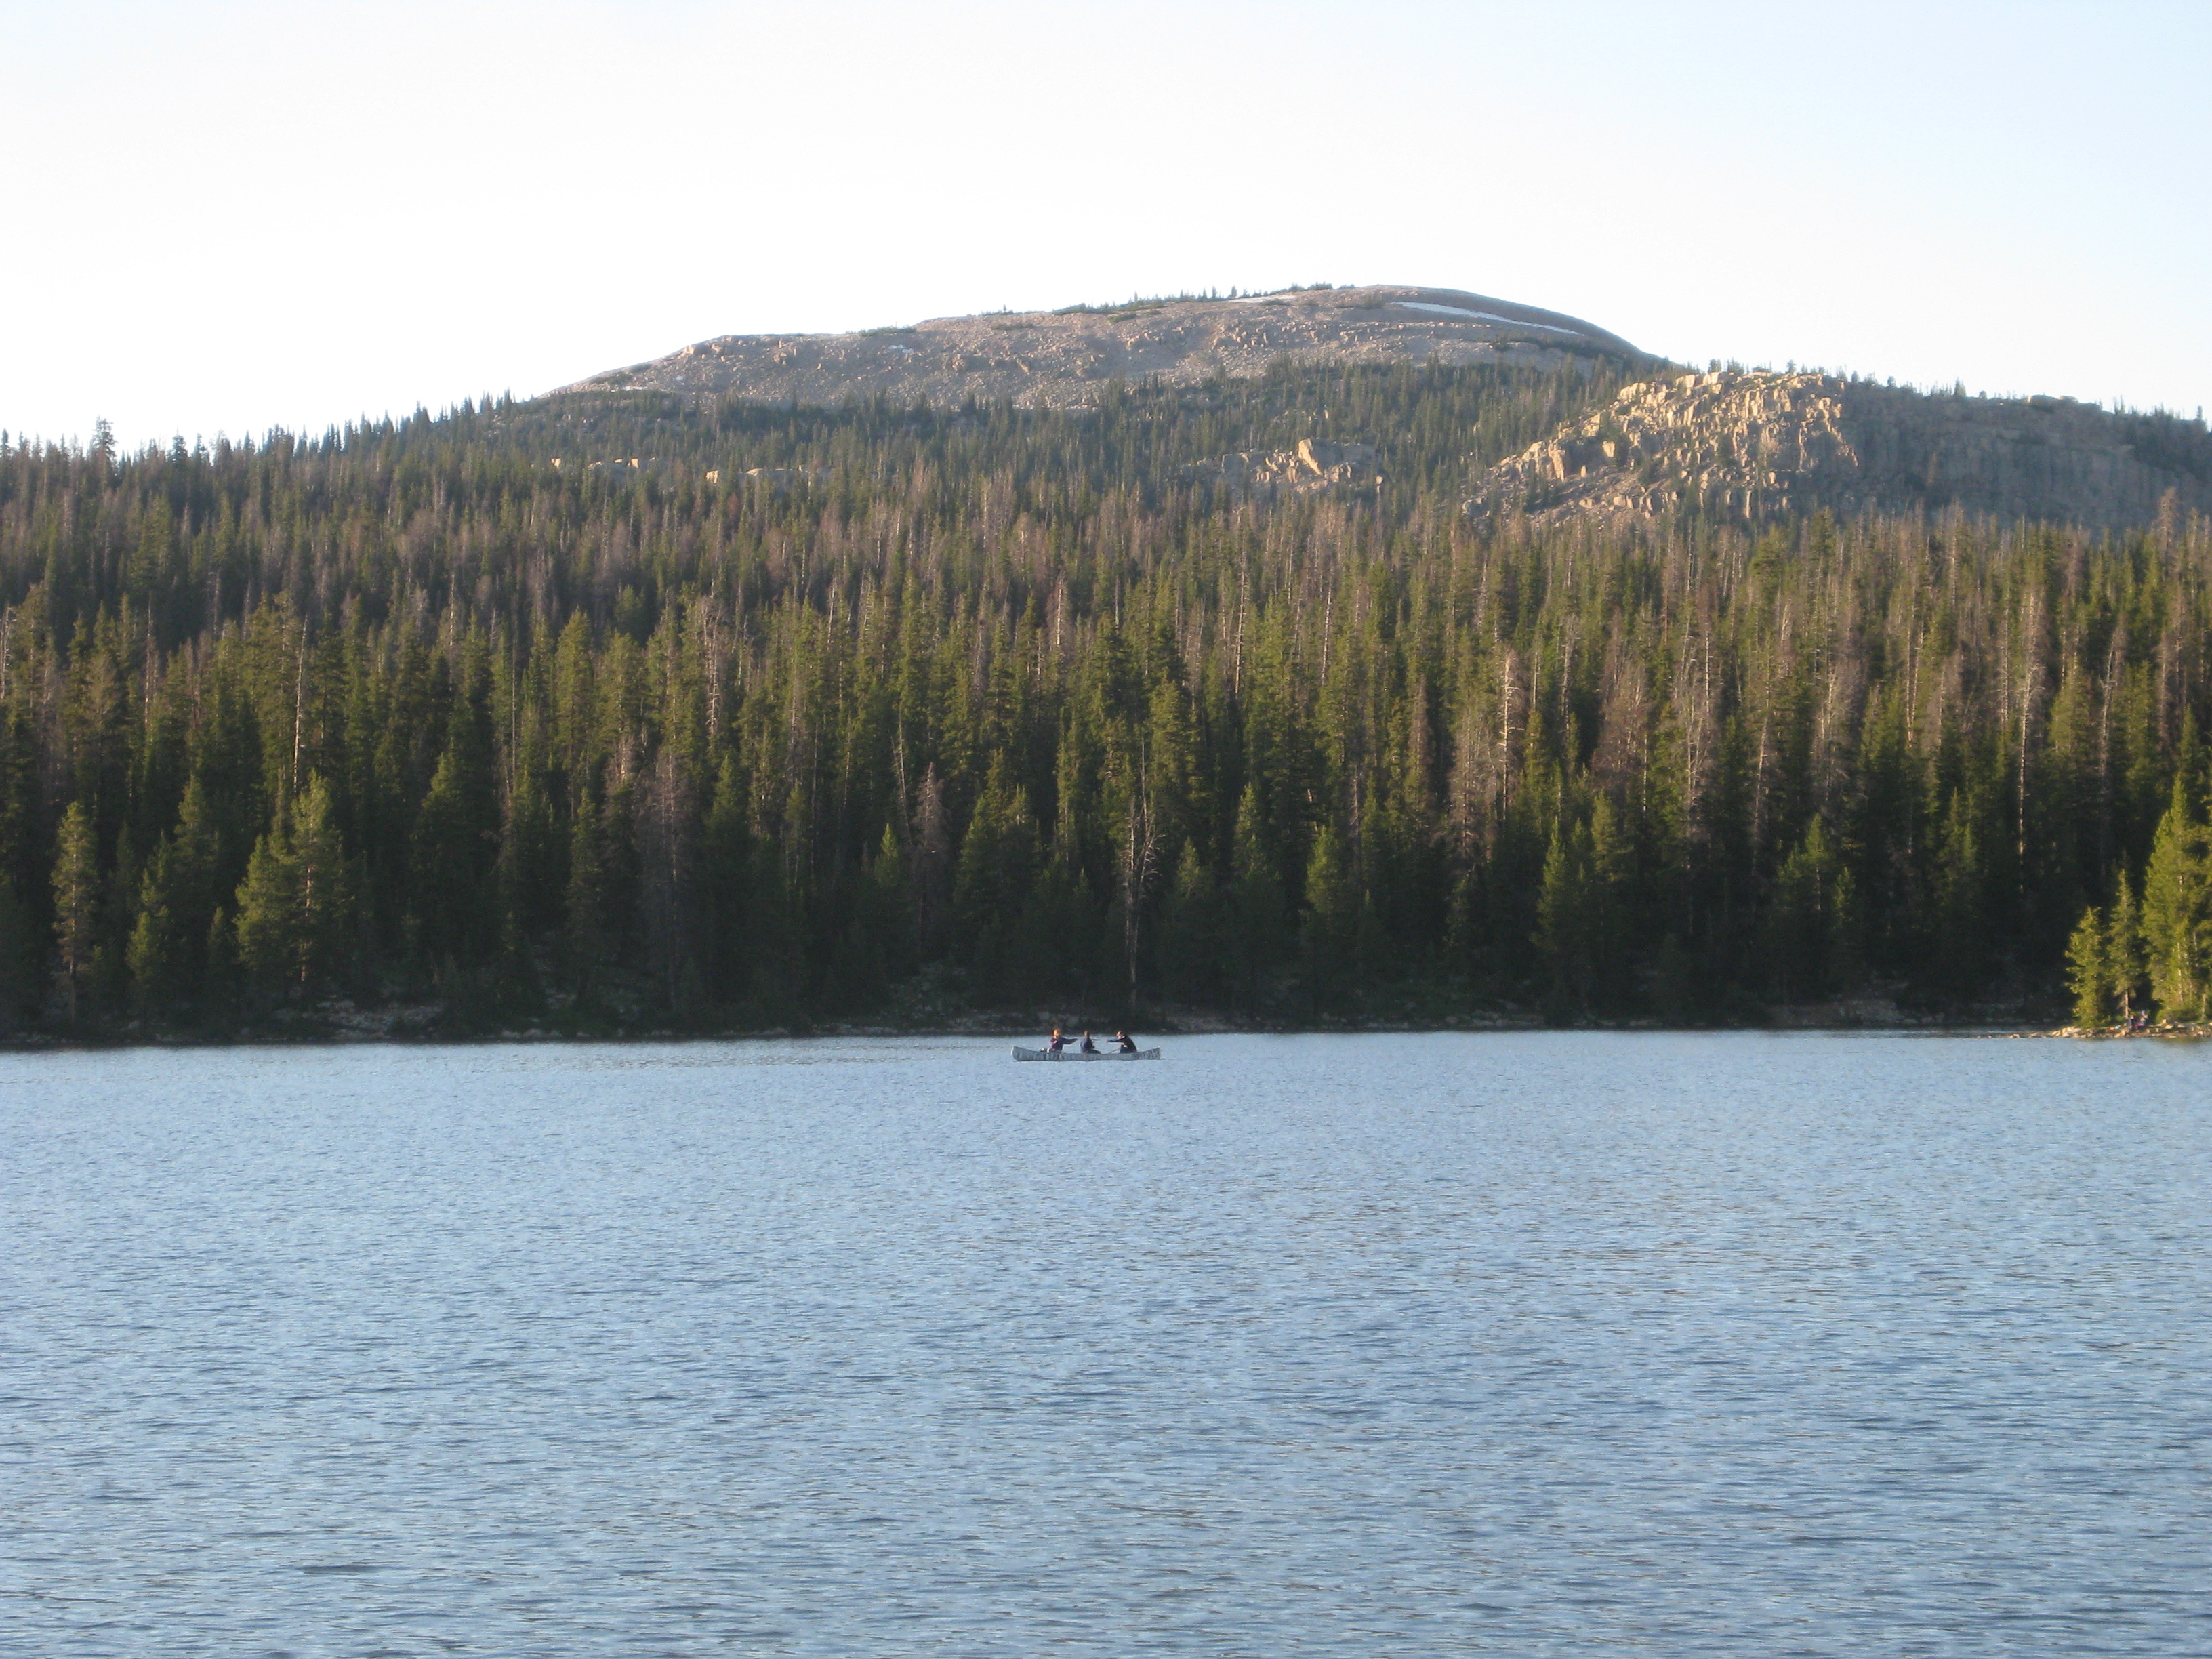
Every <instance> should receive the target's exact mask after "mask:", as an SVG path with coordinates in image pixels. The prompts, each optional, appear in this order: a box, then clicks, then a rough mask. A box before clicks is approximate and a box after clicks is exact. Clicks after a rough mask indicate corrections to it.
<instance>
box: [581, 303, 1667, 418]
mask: <svg viewBox="0 0 2212 1659" xmlns="http://www.w3.org/2000/svg"><path fill="white" fill-rule="evenodd" d="M1591 355H1597V356H1613V357H1626V358H1630V359H1638V358H1640V357H1641V356H1642V354H1641V353H1639V352H1638V350H1637V349H1636V348H1635V347H1633V346H1632V345H1631V344H1629V343H1628V342H1627V341H1626V340H1624V339H1621V338H1620V337H1619V336H1617V335H1614V334H1611V333H1608V332H1607V331H1605V330H1604V329H1601V328H1599V327H1597V326H1595V325H1594V324H1590V323H1586V322H1583V320H1582V319H1579V318H1575V317H1568V316H1564V315H1562V314H1560V313H1558V312H1555V311H1545V310H1542V309H1541V308H1539V307H1534V306H1524V305H1519V304H1516V303H1515V302H1513V301H1510V300H1496V299H1492V298H1490V297H1488V296H1487V295H1480V294H1468V293H1463V292H1462V291H1461V290H1459V289H1442V288H1394V287H1375V288H1315V289H1293V290H1291V291H1288V292H1285V293H1281V294H1267V295H1254V296H1252V297H1249V298H1242V299H1227V300H1222V299H1210V298H1206V299H1196V298H1176V299H1171V300H1133V301H1130V302H1129V303H1128V304H1127V305H1125V306H1078V307H1071V308H1069V309H1067V310H1065V311H1049V312H1023V313H995V314H987V315H984V316H980V317H946V318H939V319H935V320H933V321H930V322H925V323H917V324H915V325H914V326H913V327H911V328H878V329H870V330H868V331H866V332H865V333H859V334H730V335H725V336H723V337H721V338H720V339H715V340H704V341H702V342H700V343H698V344H696V345H689V346H686V347H684V349H682V350H681V351H678V352H675V353H672V354H671V355H670V356H665V357H660V358H657V359H655V360H654V361H653V362H646V363H638V364H635V365H634V366H633V367H631V368H624V369H617V370H614V371H611V372H610V373H607V374H599V375H594V376H593V377H592V379H590V380H583V381H579V382H578V383H577V384H575V385H574V386H563V387H562V388H561V390H562V392H602V391H651V392H679V393H684V394H687V395H693V396H702V397H714V396H727V395H734V396H736V397H739V398H749V399H754V400H758V401H763V402H775V403H788V402H798V403H803V404H838V403H842V402H843V401H844V400H846V399H847V398H872V397H878V396H882V397H887V398H890V399H891V400H892V401H893V402H896V403H933V404H958V403H961V402H963V401H965V400H966V399H968V398H975V399H977V400H978V401H988V400H994V399H1000V398H1006V399H1011V400H1012V401H1013V402H1014V403H1016V404H1019V405H1022V406H1024V407H1029V408H1060V409H1066V408H1075V407H1080V406H1082V405H1084V404H1088V403H1091V401H1093V400H1094V399H1095V398H1097V395H1098V391H1099V388H1100V386H1102V385H1103V383H1104V382H1106V381H1109V380H1115V379H1119V380H1154V381H1162V382H1165V383H1168V384H1170V385H1191V384H1195V383H1197V382H1200V381H1203V380H1209V379H1211V378H1212V377H1213V376H1214V375H1217V374H1224V375H1228V376H1231V377H1232V378H1240V379H1242V378H1249V377H1251V376H1255V375H1258V374H1263V373H1265V372H1266V370H1267V367H1268V365H1269V364H1271V363H1273V362H1277V361H1278V360H1279V359H1282V358H1285V357H1287V358H1291V359H1293V360H1296V361H1299V362H1341V363H1358V362H1419V363H1440V364H1464V365H1474V364H1480V363H1510V364H1516V365H1526V366H1529V367H1538V368H1541V367H1548V366H1552V365H1554V364H1557V363H1559V362H1563V361H1565V360H1568V359H1570V358H1571V357H1574V356H1591Z"/></svg>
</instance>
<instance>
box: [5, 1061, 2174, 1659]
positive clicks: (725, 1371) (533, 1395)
mask: <svg viewBox="0 0 2212 1659" xmlns="http://www.w3.org/2000/svg"><path fill="white" fill-rule="evenodd" d="M0 1650H4V1651H6V1652H9V1653H10V1654H15V1653H21V1654H25V1655H33V1654H35V1655H55V1656H68V1655H79V1654H142V1653H157V1652H158V1653H205V1654H216V1655H252V1654H295V1655H301V1656H322V1655H367V1654H385V1655H402V1654H406V1655H413V1654H422V1655H435V1654H440V1653H460V1654H533V1655H534V1654H544V1655H572V1654H595V1653H623V1654H640V1655H664V1654H665V1655H687V1654H708V1653H726V1652H733V1651H742V1652H755V1653H761V1654H771V1655H773V1654H806V1655H845V1654H851V1655H904V1654H917V1655H918V1654H930V1655H977V1656H998V1655H1008V1656H1016V1655H1018V1656H1032V1655H1051V1654H1070V1655H1123V1654H1147V1653H1160V1654H1206V1655H1228V1654H1249V1655H1255V1656H1273V1655H1283V1654H1332V1655H1385V1654H1387V1655H1393V1656H1401V1655H1405V1656H1412V1655H1424V1654H1456V1653H1498V1654H1510V1655H1547V1654H1577V1655H1586V1654H1590V1653H1595V1652H1607V1653H1613V1652H1619V1653H1625V1654H1639V1653H1650V1654H1685V1655H1687V1654H1699V1655H1703V1654H1731V1655H1733V1654H1743V1655H1760V1656H1774V1655H1785V1654H1850V1655H1867V1654H1984V1653H2007V1654H2011V1653H2019V1654H2056V1653H2068V1654H2074V1653H2081V1654H2093V1653H2138V1654H2174V1655H2179V1654H2203V1653H2206V1652H2208V1651H2212V1048H2189V1047H2182V1046H2169V1045H2161V1044H2154V1043H2149V1042H2135V1043H2125V1044H2118V1043H2115V1044H2103V1045H2097V1046H2087V1045H2074V1044H2065V1043H2057V1042H2002V1041H1960V1040H1949V1041H1935V1040H1920V1039H1897V1038H1875V1037H1862V1038H1838V1037H1832V1036H1820V1037H1810V1036H1808V1037H1790V1038H1784V1037H1771V1036H1769V1037H1758V1036H1710V1037H1699V1036H1580V1035H1557V1036H1480V1037H1459V1036H1434V1037H1416V1038H1406V1037H1352V1038H1342V1037H1339V1038H1231V1037H1223V1038H1207V1039H1193V1040H1185V1041H1182V1042H1175V1041H1170V1042H1169V1043H1168V1057H1167V1059H1166V1060H1165V1061H1164V1062H1163V1063H1162V1064H1159V1065H1156V1066H1154V1065H1145V1066H1056V1067H1052V1068H1047V1067H1043V1066H1015V1065H1014V1064H1012V1061H1011V1060H1010V1059H1009V1058H1008V1056H1007V1051H1006V1045H1005V1044H1003V1043H1000V1042H965V1041H959V1042H952V1041H931V1042H915V1041H905V1042H889V1041H872V1042H860V1041H854V1042H843V1041H832V1042H784V1043H746V1044H728V1045H719V1044H718V1045H695V1046H681V1047H676V1046H671V1047H666V1048H555V1047H516V1048H459V1049H444V1050H438V1049H420V1048H417V1049H365V1048H356V1049H343V1050H316V1051H280V1050H268V1049H263V1050H256V1051H246V1052H232V1053H222V1052H208V1053H135V1054H77V1055H58V1056H34V1057H11V1058H0Z"/></svg>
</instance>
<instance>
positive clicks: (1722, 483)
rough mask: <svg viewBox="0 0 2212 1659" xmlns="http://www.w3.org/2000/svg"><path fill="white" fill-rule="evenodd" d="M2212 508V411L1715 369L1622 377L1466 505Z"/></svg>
mask: <svg viewBox="0 0 2212 1659" xmlns="http://www.w3.org/2000/svg"><path fill="white" fill-rule="evenodd" d="M2169 497H2171V505H2172V510H2173V511H2177V512H2180V513H2190V512H2200V513H2201V512H2204V511H2207V510H2212V440H2208V438H2207V436H2206V434H2205V429H2204V426H2203V422H2201V421H2197V422H2183V421H2180V420H2177V419H2175V418H2173V417H2172V416H2157V415H2131V414H2114V413H2110V412H2107V411H2106V410H2102V409H2099V408H2096V407H2094V406H2093V405H2089V404H2079V403H2075V401H2073V400H2072V399H2071V398H1967V397H1964V396H1941V395H1929V394H1927V393H1924V392H1913V391H1910V390H1905V389H1901V388H1899V387H1896V386H1881V385H1877V384H1875V383H1874V382H1871V381H1867V380H1843V379H1839V378H1838V377H1836V376H1833V375H1827V374H1770V373H1744V372H1717V373H1711V374H1684V375H1679V376H1674V377H1670V378H1667V379H1662V380H1650V381H1645V382H1642V383H1638V384H1634V385H1630V386H1624V387H1622V388H1621V389H1620V392H1618V393H1617V394H1616V395H1615V396H1614V398H1613V400H1612V401H1611V402H1610V403H1608V404H1605V405H1603V406H1602V407H1601V408H1598V409H1595V410H1590V411H1589V412H1588V413H1586V414H1584V415H1583V416H1579V417H1578V418H1577V419H1574V420H1571V421H1570V422H1567V423H1566V424H1565V425H1564V426H1563V427H1561V428H1560V429H1559V431H1558V432H1557V433H1555V434H1553V435H1551V436H1550V437H1548V438H1546V439H1544V440H1542V441H1540V442H1537V443H1534V444H1532V445H1530V446H1529V447H1528V448H1527V449H1526V450H1524V451H1522V453H1519V454H1517V455H1515V456H1512V457H1510V458H1509V459H1505V460H1503V461H1501V462H1499V463H1498V464H1497V465H1495V466H1493V467H1492V468H1490V469H1489V470H1488V471H1486V473H1484V474H1482V475H1481V477H1480V478H1479V479H1478V480H1477V483H1476V487H1475V491H1474V496H1473V499H1472V500H1470V501H1469V502H1468V507H1469V510H1470V511H1471V512H1472V513H1475V514H1477V515H1483V514H1487V513H1493V512H1498V511H1501V510H1509V509H1518V510H1520V511H1522V512H1526V513H1532V514H1534V515H1535V516H1537V517H1538V518H1540V519H1541V520H1547V521H1554V520H1571V519H1589V518H1595V519H1598V520H1607V521H1610V522H1615V523H1623V522H1630V521H1634V520H1643V519H1648V518H1650V517H1652V516H1654V515H1656V514H1661V513H1668V512H1671V511H1673V510H1675V509H1678V508H1682V507H1688V508H1692V509H1694V510H1696V511H1698V512H1700V513H1706V514H1712V515H1717V516H1719V517H1723V518H1738V519H1742V518H1767V517H1778V516H1786V515H1788V514H1790V513H1806V512H1811V511H1814V510H1815V509H1819V508H1826V509H1829V510H1830V511H1832V512H1836V513H1859V512H1887V513H1901V512H1914V511H1940V510H1942V509H1944V508H1948V507H1957V508H1960V509H1962V510H1964V511H1966V512H1968V513H1986V514H1990V515H1992V516H1994V517H1996V518H1999V519H2007V520H2009V519H2033V520H2045V521H2050V522H2057V523H2062V524H2076V525H2085V526H2098V527H2102V528H2107V529H2118V528H2124V527H2126V526H2136V525H2147V524H2149V523H2151V522H2153V521H2154V520H2156V519H2157V518H2158V516H2159V514H2160V511H2161V508H2162V507H2165V506H2166V503H2167V502H2168V499H2169Z"/></svg>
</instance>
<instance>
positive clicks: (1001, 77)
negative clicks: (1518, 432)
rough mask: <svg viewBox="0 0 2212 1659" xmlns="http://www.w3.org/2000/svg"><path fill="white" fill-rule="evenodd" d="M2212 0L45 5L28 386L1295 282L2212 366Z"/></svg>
mask: <svg viewBox="0 0 2212 1659" xmlns="http://www.w3.org/2000/svg"><path fill="white" fill-rule="evenodd" d="M2207 85H2212V4H2206V3H2203V0H2190V3H2182V4H2162V3H2127V0H2103V3H2100V4H2094V5H2090V4H2075V3H2063V4H2062V3H2050V4H2042V3H2033V0H2013V3H2006V4H1966V3H1960V4H1945V3H1942V0H1922V3H1918V4H1911V5H1901V4H1892V3H1887V0H1856V3H1853V4H1850V5H1848V6H1846V5H1842V4H1826V5H1779V6H1778V5H1776V4H1774V3H1772V0H1765V3H1761V4H1756V5H1748V4H1745V5H1739V4H1698V3H1682V4H1665V5H1654V4H1651V3H1650V0H1644V3H1640V4H1633V5H1631V4H1613V3H1608V0H1583V3H1577V4H1575V5H1572V6H1568V5H1536V4H1530V3H1527V0H1523V3H1520V4H1514V5H1492V4H1473V3H1470V4H1449V3H1430V4H1419V3H1394V0H1362V3H1360V4H1357V5H1351V4H1345V3H1341V0H1335V3H1329V4H1305V3H1300V0H1270V3H1267V4H1264V5H1262V4H1245V3H1212V0H1180V3H1176V4H1172V5H1153V4H1150V3H1146V0H1124V3H1115V4H1111V5H1103V4H1080V5H1078V4H1066V5H1062V4H1054V3H1049V0H1032V3H1028V4H1023V5H1012V6H1006V5H987V4H971V3H963V0H939V3H936V4H932V5H916V4H913V3H906V4H893V5H883V4H865V3H855V4H847V3H841V0H811V3H806V4H803V5H787V4H759V3H735V4H732V3H706V0H696V3H691V0H661V3H644V0H641V3H611V0H605V3H561V0H537V3H532V4H529V5H522V4H517V3H501V0H483V3H478V0H440V3H437V4H435V5H415V4H410V3H397V0H395V3H382V4H375V5H363V4H353V3H345V0H325V3H292V4H284V5H276V4H264V3H256V4H234V3H225V0H200V3H196V4H193V5H191V6H179V5H176V4H174V3H173V0H169V3H157V4H150V3H143V0H108V3H104V4H101V5H99V6H88V5H82V6H81V5H57V4H54V3H52V0H40V3H35V4H32V3H22V0H0V154H4V155H5V156H6V157H7V166H6V168H5V174H4V176H5V178H6V180H7V183H6V186H5V191H4V195H3V196H0V222H4V223H5V224H6V225H7V226H8V231H7V233H6V234H5V236H4V239H0V428H5V429H8V430H9V431H11V432H13V433H14V434H15V435H17V436H18V437H21V436H22V435H35V436H39V437H44V438H47V439H58V440H78V441H82V439H83V438H85V437H87V436H88V435H89V434H90V433H91V431H92V429H93V426H94V422H95V421H97V420H100V419H102V418H105V419H106V420H108V421H110V422H112V423H113V425H114V427H115V429H116V432H117V434H118V436H119V437H120V438H121V439H122V440H123V441H125V443H126V444H127V445H130V446H132V447H136V446H137V445H140V444H143V443H147V442H167V440H168V439H169V438H170V437H171V436H172V435H181V436H183V437H185V439H186V440H187V441H191V440H192V439H194V438H196V437H204V438H210V439H211V438H212V437H213V436H214V435H216V433H218V432H226V433H228V434H229V435H232V436H234V437H235V436H240V435H246V434H249V433H251V434H258V433H260V432H263V431H265V430H266V429H268V428H271V427H275V426H283V427H286V428H291V429H293V430H306V431H310V432H319V431H321V430H322V429H323V428H325V427H327V426H330V425H332V424H335V423H343V422H346V421H349V420H352V419H356V418H359V417H361V416H372V417H374V416H381V415H383V414H385V413H386V412H390V413H392V414H404V413H406V412H408V411H410V410H413V409H415V408H416V407H417V406H427V407H428V408H431V409H434V410H435V409H441V408H444V407H447V406H450V405H452V404H458V403H459V401H460V400H461V399H462V398H466V397H477V396H481V395H483V394H484V393H486V392H492V393H497V392H513V393H514V394H516V395H517V396H528V395H532V394H535V393H537V392H544V391H546V390H548V389H550V388H551V387H553V386H559V385H562V384H564V383H566V382H568V381H572V380H580V379H582V378H584V377H585V376H586V375H589V374H594V373H596V372H598V371H600V370H603V369H606V368H616V367H620V366H623V365H625V364H628V363H631V362H639V361H641V360H643V359H645V358H648V357H654V356H660V355H662V354H664V353H666V352H668V351H671V350H674V349H677V348H678V347H680V346H682V345H684V344H686V343H690V342H691V341H694V340H698V339H704V338H709V337H714V336H716V335H720V334H730V333H753V332H781V331H843V330H848V329H857V328H869V327H876V326H881V325H890V324H898V323H910V322H915V321H917V320H920V319H923V318H926V317H936V316H951V315H960V314H964V313H973V312H978V311H987V310H995V309H998V308H1000V307H1012V308H1013V309H1016V310H1025V309H1042V308H1050V307H1056V306H1062V305H1069V304H1073V303H1075V302H1078V301H1100V300H1109V299H1121V298H1126V297H1127V296H1128V295H1133V294H1140V293H1141V294H1153V293H1173V292H1177V291H1182V290H1204V289H1219V290H1222V291H1226V290H1227V289H1230V288H1231V287H1236V288H1239V289H1244V290H1247V291H1250V290H1255V289H1261V290H1264V289H1272V288H1280V287H1284V286H1287V285H1289V284H1291V283H1314V282H1334V283H1340V284H1342V283H1416V284H1424V285H1432V286H1437V287H1446V288H1460V289H1470V290H1473V291H1474V292H1476V293H1480V294H1485V295H1493V296H1496V297H1499V298H1504V299H1509V300H1517V301H1524V302H1527V303H1529V304H1534V305H1541V306H1545V307H1551V308H1552V309H1554V310H1558V311H1564V312H1567V313H1572V314H1575V315H1577V316H1581V317H1583V318H1585V319H1589V320H1590V321H1592V322H1594V323H1596V324H1598V325H1601V326H1602V327H1605V328H1608V329H1611V330H1612V331H1614V332H1616V333H1619V334H1621V335H1624V336H1626V337H1628V338H1629V339H1631V340H1632V341H1634V342H1636V343H1638V345H1640V346H1642V347H1644V349H1647V350H1650V351H1654V352H1658V353H1662V354H1664V355H1666V356H1670V357H1673V358H1674V359H1676V360H1678V361H1682V362H1691V363H1694V364H1699V365H1702V364H1704V363H1705V362H1708V361H1711V360H1713V359H1719V360H1723V361H1733V362H1744V363H1747V364H1753V365H1760V364H1764V365H1771V366H1774V367H1782V366H1784V365H1785V364H1787V363H1790V362H1795V363H1797V364H1800V365H1818V366H1821V367H1825V368H1835V369H1849V370H1851V371H1855V372H1857V373H1860V374H1873V375H1876V376H1880V377H1884V378H1895V379H1896V380H1900V381H1904V382H1909V383H1912V384H1917V385H1923V386H1947V387H1948V386H1951V385H1953V384H1954V382H1963V383H1964V384H1965V385H1966V387H1967V388H1968V389H1969V390H1971V391H1986V392H1992V393H2004V392H2053V393H2057V394H2061V395H2068V396H2074V397H2078V398H2083V399H2085V400H2089V401H2094V402H2100V403H2104V404H2108V405H2110V404H2115V403H2119V402H2124V403H2125V404H2130V405H2131V406H2134V407H2137V408H2150V407H2156V406H2164V407H2167V408H2172V409H2177V410H2180V411H2181V412H2183V413H2184V414H2194V413H2195V412H2196V411H2197V409H2198V408H2199V407H2200V406H2202V405H2203V404H2212V319H2208V314H2207V313H2208V307H2207V303H2206V301H2207V295H2208V293H2212V166H2208V162H2212V130H2208V126H2207V124H2206V122H2205V121H2204V119H2203V105H2204V94H2203V88H2205V87H2206V86H2207Z"/></svg>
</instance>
